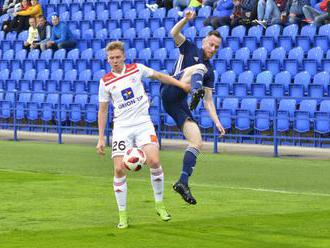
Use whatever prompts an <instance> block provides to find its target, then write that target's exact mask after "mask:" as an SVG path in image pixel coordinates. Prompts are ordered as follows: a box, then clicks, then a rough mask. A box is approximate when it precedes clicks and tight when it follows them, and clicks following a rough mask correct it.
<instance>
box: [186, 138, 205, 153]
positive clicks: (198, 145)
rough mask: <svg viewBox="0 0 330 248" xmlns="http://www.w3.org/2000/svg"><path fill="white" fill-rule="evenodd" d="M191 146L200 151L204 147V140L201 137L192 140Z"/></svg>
mask: <svg viewBox="0 0 330 248" xmlns="http://www.w3.org/2000/svg"><path fill="white" fill-rule="evenodd" d="M189 146H192V147H194V148H196V149H197V150H199V151H200V150H202V148H203V141H202V140H201V139H196V140H193V141H191V142H190V144H189Z"/></svg>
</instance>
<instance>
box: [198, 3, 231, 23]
mask: <svg viewBox="0 0 330 248" xmlns="http://www.w3.org/2000/svg"><path fill="white" fill-rule="evenodd" d="M233 2H234V1H233V0H219V1H218V2H217V6H216V8H215V11H214V12H213V16H210V17H208V18H206V19H205V20H204V22H203V24H204V26H209V25H211V26H212V27H213V28H214V29H217V28H218V27H220V26H223V25H230V22H231V18H230V16H231V14H233V10H234V3H233Z"/></svg>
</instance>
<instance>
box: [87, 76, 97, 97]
mask: <svg viewBox="0 0 330 248" xmlns="http://www.w3.org/2000/svg"><path fill="white" fill-rule="evenodd" d="M87 88H88V92H89V93H90V94H98V92H99V81H96V80H92V81H89V82H88V83H87ZM90 103H93V102H90Z"/></svg>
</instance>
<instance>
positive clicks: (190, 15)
mask: <svg viewBox="0 0 330 248" xmlns="http://www.w3.org/2000/svg"><path fill="white" fill-rule="evenodd" d="M195 16H196V12H195V11H193V10H187V11H186V12H185V17H186V18H187V20H188V21H190V20H192V19H194V18H195Z"/></svg>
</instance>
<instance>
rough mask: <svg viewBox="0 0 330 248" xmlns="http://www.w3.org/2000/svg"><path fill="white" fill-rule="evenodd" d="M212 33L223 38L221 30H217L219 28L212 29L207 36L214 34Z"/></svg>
mask: <svg viewBox="0 0 330 248" xmlns="http://www.w3.org/2000/svg"><path fill="white" fill-rule="evenodd" d="M212 35H214V36H215V37H218V38H219V39H221V35H220V33H219V31H217V30H212V31H210V32H209V33H208V34H207V36H212Z"/></svg>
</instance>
